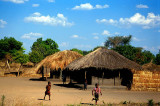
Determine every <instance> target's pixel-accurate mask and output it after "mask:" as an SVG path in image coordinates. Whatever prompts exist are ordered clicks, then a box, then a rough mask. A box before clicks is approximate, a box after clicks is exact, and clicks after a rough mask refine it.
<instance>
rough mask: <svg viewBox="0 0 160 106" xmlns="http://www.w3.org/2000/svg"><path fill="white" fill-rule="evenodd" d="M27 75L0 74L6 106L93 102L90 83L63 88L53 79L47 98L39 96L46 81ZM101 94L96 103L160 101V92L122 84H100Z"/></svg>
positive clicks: (1, 90) (60, 105)
mask: <svg viewBox="0 0 160 106" xmlns="http://www.w3.org/2000/svg"><path fill="white" fill-rule="evenodd" d="M30 79H31V78H22V77H0V98H1V97H2V95H4V96H5V105H6V106H11V105H12V106H15V105H16V106H18V105H19V106H21V105H41V106H42V105H47V106H48V105H49V106H66V105H67V104H80V103H82V104H94V101H92V98H93V96H92V95H91V90H92V88H93V87H94V86H89V89H88V90H86V91H84V90H80V88H67V87H63V86H57V85H55V84H62V82H59V81H57V80H51V83H52V88H51V93H52V95H51V100H50V101H49V100H48V96H47V97H46V100H43V97H44V92H45V86H46V85H47V81H38V80H36V79H32V80H30ZM101 89H102V93H103V95H102V96H100V101H99V102H98V104H103V103H106V104H107V103H120V102H123V101H130V102H136V103H139V102H140V103H142V102H145V103H146V102H148V100H149V99H153V100H154V101H155V102H160V92H146V91H127V90H126V89H124V88H116V87H105V86H101Z"/></svg>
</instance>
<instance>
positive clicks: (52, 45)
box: [29, 38, 60, 63]
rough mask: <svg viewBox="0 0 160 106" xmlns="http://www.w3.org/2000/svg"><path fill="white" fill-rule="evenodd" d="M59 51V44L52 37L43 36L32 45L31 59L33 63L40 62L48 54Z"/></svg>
mask: <svg viewBox="0 0 160 106" xmlns="http://www.w3.org/2000/svg"><path fill="white" fill-rule="evenodd" d="M58 51H60V50H59V49H58V44H57V43H56V42H55V41H53V40H52V39H46V40H42V38H38V39H37V41H35V42H34V43H33V45H32V47H31V52H30V53H29V59H30V61H31V62H33V63H38V62H40V61H41V60H42V59H44V58H45V57H46V56H48V55H51V54H54V53H55V52H58Z"/></svg>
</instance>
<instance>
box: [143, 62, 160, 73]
mask: <svg viewBox="0 0 160 106" xmlns="http://www.w3.org/2000/svg"><path fill="white" fill-rule="evenodd" d="M142 68H143V70H149V71H160V66H158V65H155V64H153V63H152V62H150V63H147V64H144V65H142Z"/></svg>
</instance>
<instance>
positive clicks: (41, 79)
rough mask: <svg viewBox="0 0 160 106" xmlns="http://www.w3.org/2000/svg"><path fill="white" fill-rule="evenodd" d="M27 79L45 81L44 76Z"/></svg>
mask: <svg viewBox="0 0 160 106" xmlns="http://www.w3.org/2000/svg"><path fill="white" fill-rule="evenodd" d="M29 80H31V81H46V78H42V77H41V78H31V79H29Z"/></svg>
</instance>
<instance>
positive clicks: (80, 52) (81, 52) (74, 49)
mask: <svg viewBox="0 0 160 106" xmlns="http://www.w3.org/2000/svg"><path fill="white" fill-rule="evenodd" d="M71 51H75V52H78V53H79V54H82V55H83V51H82V50H79V49H77V48H73V49H71Z"/></svg>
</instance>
